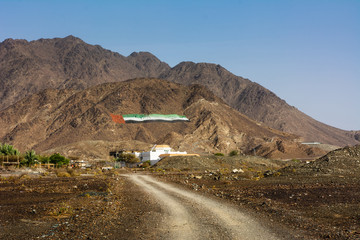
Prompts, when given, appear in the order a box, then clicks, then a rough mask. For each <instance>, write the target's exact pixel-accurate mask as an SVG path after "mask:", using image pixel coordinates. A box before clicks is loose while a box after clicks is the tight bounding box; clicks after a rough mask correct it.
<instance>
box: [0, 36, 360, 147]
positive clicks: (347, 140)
mask: <svg viewBox="0 0 360 240" xmlns="http://www.w3.org/2000/svg"><path fill="white" fill-rule="evenodd" d="M136 77H159V78H162V79H167V80H170V81H173V82H177V83H182V84H187V85H190V84H201V85H204V86H207V87H208V88H209V89H210V90H211V91H213V92H214V93H215V94H216V95H217V96H218V97H220V98H222V99H223V100H224V101H225V102H226V103H228V104H229V105H230V106H232V107H233V108H235V109H237V110H239V111H240V112H241V113H243V114H245V115H247V116H248V117H250V118H252V119H255V120H256V121H259V122H263V123H265V124H266V125H267V126H270V127H272V128H275V129H278V130H281V131H286V132H289V133H294V134H296V135H299V136H302V137H303V140H304V141H319V142H322V143H328V144H332V145H338V146H343V145H354V144H357V143H359V134H358V133H357V132H350V131H343V130H341V129H337V128H333V127H331V126H328V125H326V124H323V123H320V122H318V121H316V120H314V119H312V118H311V117H309V116H307V115H306V114H304V113H302V112H300V111H299V110H297V109H296V108H294V107H291V106H289V105H288V104H287V103H286V102H285V101H284V100H282V99H280V98H279V97H277V96H276V95H275V94H274V93H272V92H271V91H269V90H268V89H266V88H264V87H262V86H260V85H259V84H256V83H254V82H251V81H249V80H247V79H244V78H241V77H238V76H235V75H234V74H232V73H230V72H229V71H227V70H226V69H224V68H223V67H221V66H220V65H215V64H208V63H199V64H195V63H192V62H183V63H180V64H178V65H177V66H175V67H174V68H172V69H170V67H169V66H168V65H167V64H166V63H164V62H161V61H160V60H159V59H157V58H156V57H155V56H153V55H152V54H150V53H146V52H140V53H133V54H131V55H130V56H128V57H124V56H122V55H120V54H118V53H114V52H111V51H109V50H105V49H103V48H101V47H100V46H98V45H95V46H94V45H89V44H86V43H85V42H83V41H82V40H81V39H78V38H75V37H73V36H68V37H66V38H55V39H40V40H37V41H31V42H27V41H26V40H12V39H7V40H5V41H4V42H2V43H0V110H1V109H4V108H6V107H8V106H10V105H11V104H13V103H15V102H16V101H18V100H20V99H21V98H23V97H24V96H29V95H30V94H32V93H37V92H39V91H41V90H43V89H47V88H54V89H63V88H71V89H77V90H83V89H86V88H88V87H91V86H94V85H97V84H101V83H105V82H115V81H124V80H127V79H130V78H136Z"/></svg>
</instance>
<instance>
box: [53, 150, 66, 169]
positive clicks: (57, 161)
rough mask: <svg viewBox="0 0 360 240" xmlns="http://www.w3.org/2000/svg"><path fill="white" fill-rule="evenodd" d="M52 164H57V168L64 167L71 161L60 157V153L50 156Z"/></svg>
mask: <svg viewBox="0 0 360 240" xmlns="http://www.w3.org/2000/svg"><path fill="white" fill-rule="evenodd" d="M49 159H50V163H53V164H55V166H57V167H61V166H63V165H68V164H69V159H67V158H65V157H64V156H62V155H60V153H54V154H53V155H51V156H50V158H49Z"/></svg>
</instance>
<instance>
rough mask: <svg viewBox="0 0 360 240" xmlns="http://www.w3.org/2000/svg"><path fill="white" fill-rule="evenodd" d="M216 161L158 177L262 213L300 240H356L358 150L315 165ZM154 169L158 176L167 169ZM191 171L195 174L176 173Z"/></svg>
mask: <svg viewBox="0 0 360 240" xmlns="http://www.w3.org/2000/svg"><path fill="white" fill-rule="evenodd" d="M219 158H220V159H218V160H217V161H216V160H215V164H211V166H209V165H207V166H204V165H203V164H202V162H203V161H204V159H198V160H197V159H193V161H187V162H185V161H182V162H180V163H179V164H178V165H177V169H173V172H168V171H166V172H164V173H162V174H158V177H159V178H161V179H162V180H165V181H168V182H172V183H174V184H181V185H183V186H186V187H187V188H188V189H192V190H193V191H196V192H202V193H206V194H211V195H213V196H216V197H217V198H221V199H226V200H228V201H230V202H231V203H233V204H236V205H238V206H241V207H246V208H248V209H252V210H253V211H255V212H256V213H262V214H264V215H263V218H266V219H267V220H270V221H271V222H274V223H275V222H277V223H281V224H282V225H286V226H288V227H289V228H291V229H293V230H294V231H297V232H300V233H302V234H304V235H307V236H308V237H305V236H304V237H303V238H304V239H307V238H308V239H359V238H360V224H359V223H360V222H359V216H360V211H359V209H360V208H359V207H360V206H359V201H358V199H359V197H360V188H359V184H358V183H359V180H360V172H359V164H360V146H359V145H358V146H354V147H345V148H341V149H337V150H334V151H332V152H330V153H328V154H326V155H325V156H323V157H321V158H319V159H317V160H315V161H297V160H296V161H286V162H282V163H279V162H273V161H270V160H268V162H262V161H261V159H256V158H252V159H251V160H250V159H248V158H246V157H245V158H244V157H241V156H238V157H232V158H233V159H231V158H229V157H228V158H223V157H219ZM249 160H250V161H249ZM206 162H214V161H212V160H210V161H206ZM160 163H161V162H159V166H157V167H158V168H161V170H162V169H163V168H162V167H164V166H166V165H167V163H166V162H164V163H162V164H160ZM181 163H183V165H181ZM284 165H287V166H284ZM192 166H194V167H195V169H197V170H196V171H190V172H184V171H179V170H180V169H182V168H184V167H188V168H189V169H192ZM199 166H203V167H199ZM211 167H215V168H216V167H218V169H215V168H211ZM206 169H207V170H206ZM240 169H241V171H240ZM276 169H277V170H276ZM235 170H236V171H235Z"/></svg>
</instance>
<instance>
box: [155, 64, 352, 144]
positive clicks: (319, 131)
mask: <svg viewBox="0 0 360 240" xmlns="http://www.w3.org/2000/svg"><path fill="white" fill-rule="evenodd" d="M160 78H162V79H168V80H170V81H174V82H177V83H181V84H201V85H204V86H207V87H208V88H209V89H210V90H211V91H213V92H214V93H215V94H216V95H217V96H218V97H220V98H222V99H223V100H224V101H225V102H226V103H228V104H229V105H230V106H231V107H233V108H235V109H237V110H238V111H240V112H241V113H243V114H245V115H246V116H248V117H250V118H251V119H254V120H256V121H259V122H262V123H264V124H265V125H267V126H269V127H272V128H275V129H278V130H280V131H284V132H289V133H293V134H296V135H298V136H301V137H302V140H303V141H318V142H322V143H327V144H332V145H337V146H344V145H354V144H357V143H359V139H356V136H358V135H356V132H354V131H353V132H349V131H344V130H341V129H338V128H334V127H331V126H329V125H326V124H324V123H321V122H319V121H316V120H315V119H313V118H311V117H310V116H308V115H306V114H304V113H303V112H301V111H299V110H298V109H296V108H295V107H292V106H290V105H288V104H287V103H286V102H285V101H284V100H282V99H281V98H279V97H278V96H276V95H275V94H274V93H273V92H271V91H270V90H268V89H266V88H264V87H262V86H261V85H259V84H257V83H255V82H251V81H250V80H248V79H245V78H242V77H238V76H235V75H234V74H232V73H231V72H229V71H227V70H226V69H225V68H223V67H221V66H220V65H216V64H209V63H197V64H196V63H193V62H182V63H180V64H178V65H177V66H175V67H174V68H172V69H169V70H168V71H165V72H163V73H162V74H160Z"/></svg>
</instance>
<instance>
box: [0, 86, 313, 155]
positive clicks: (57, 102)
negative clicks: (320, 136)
mask: <svg viewBox="0 0 360 240" xmlns="http://www.w3.org/2000/svg"><path fill="white" fill-rule="evenodd" d="M132 113H145V114H149V113H159V114H180V115H185V116H187V117H188V118H189V119H190V122H176V123H165V122H148V123H134V124H118V123H115V122H114V121H113V120H112V118H111V116H110V114H118V115H123V114H132ZM0 125H1V126H2V127H1V129H0V141H2V142H7V143H10V144H13V145H15V146H16V147H18V148H19V149H20V150H26V149H31V148H33V149H35V150H37V151H45V150H48V149H53V148H56V147H59V146H63V145H67V146H69V145H71V144H77V143H78V142H83V141H108V142H114V141H128V142H131V141H138V142H143V143H147V144H152V143H167V144H170V145H171V146H173V147H175V148H178V149H182V150H187V151H189V152H217V151H219V152H228V151H231V150H234V149H240V150H241V151H243V152H245V151H249V150H250V149H252V148H254V147H256V146H258V145H259V144H265V143H266V142H272V141H273V139H281V140H282V141H283V142H284V143H287V142H289V143H290V142H291V143H293V140H294V139H295V136H294V135H291V134H286V133H283V132H280V131H277V130H274V129H271V128H268V127H266V126H262V125H261V124H259V123H257V122H255V121H253V120H251V119H249V118H248V117H246V116H245V115H243V114H241V113H239V112H238V111H236V110H235V109H233V108H231V107H229V106H228V105H227V104H225V103H224V102H223V101H222V100H221V99H220V98H218V97H216V96H215V95H214V94H213V93H212V92H210V91H209V90H207V89H206V88H205V87H202V86H200V85H191V86H188V87H187V86H184V85H180V84H176V83H172V82H168V81H165V80H159V79H135V80H129V81H124V82H118V83H105V84H100V85H97V86H94V87H91V88H87V89H85V90H82V91H76V90H68V89H63V90H50V89H48V90H43V91H42V92H40V93H38V94H34V95H32V96H29V97H26V98H24V99H22V100H20V101H19V102H17V103H16V104H14V105H12V106H10V107H8V108H7V109H5V110H3V111H1V112H0ZM289 155H291V151H290V152H289V154H288V155H287V156H289ZM310 155H311V154H310ZM302 156H303V157H304V156H309V154H308V153H307V152H306V151H303V152H302Z"/></svg>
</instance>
